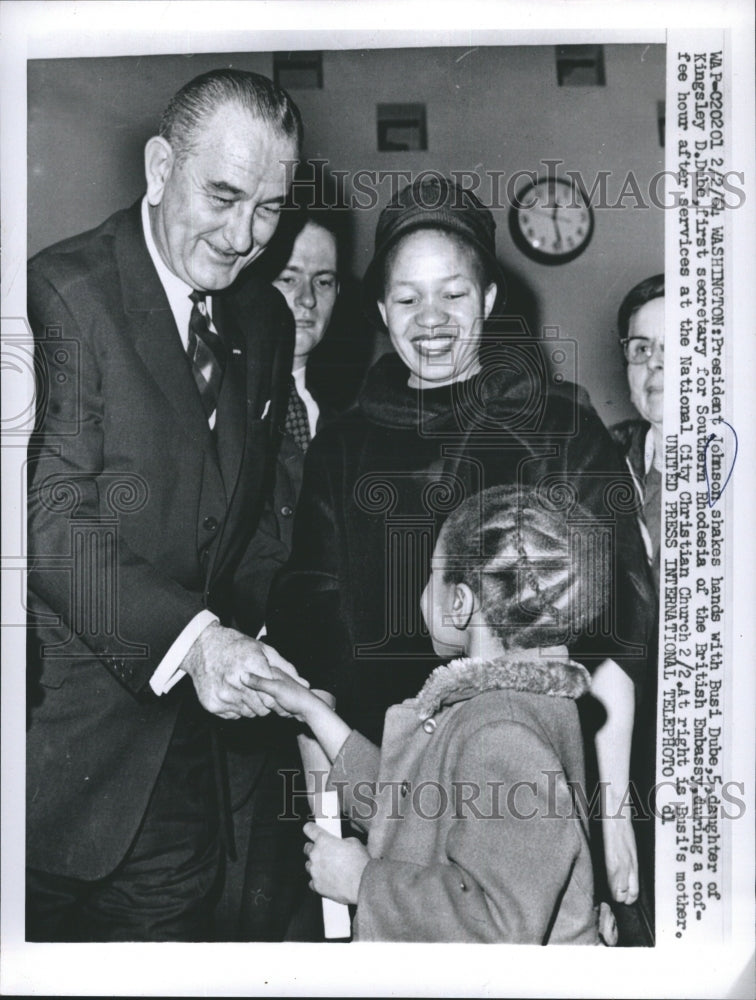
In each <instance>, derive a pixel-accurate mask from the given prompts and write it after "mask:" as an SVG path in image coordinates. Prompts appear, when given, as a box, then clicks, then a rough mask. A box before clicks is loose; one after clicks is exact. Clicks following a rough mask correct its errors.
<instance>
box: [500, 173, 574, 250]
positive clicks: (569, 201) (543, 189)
mask: <svg viewBox="0 0 756 1000" xmlns="http://www.w3.org/2000/svg"><path fill="white" fill-rule="evenodd" d="M509 229H510V232H511V233H512V239H513V240H514V242H515V245H516V246H517V247H518V248H519V249H520V250H522V252H523V253H524V254H527V256H528V257H530V258H531V259H532V260H535V261H538V263H539V264H566V263H567V261H570V260H574V259H575V257H577V256H578V254H581V253H582V252H583V250H585V248H586V247H587V246H588V243H589V242H590V239H591V236H592V235H593V209H592V208H591V206H590V205H589V203H588V199H587V197H586V195H585V193H584V192H583V190H582V188H581V187H580V185H578V184H576V183H574V182H573V181H568V180H563V179H562V178H560V177H542V178H540V179H539V180H537V181H535V182H532V181H531V182H530V183H528V184H526V185H525V187H524V188H522V189H521V190H520V192H519V193H518V195H517V199H516V201H515V204H514V205H513V206H512V208H511V211H510V213H509Z"/></svg>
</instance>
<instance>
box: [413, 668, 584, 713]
mask: <svg viewBox="0 0 756 1000" xmlns="http://www.w3.org/2000/svg"><path fill="white" fill-rule="evenodd" d="M590 685H591V680H590V675H589V674H588V671H587V670H586V669H585V667H583V666H581V665H580V664H579V663H575V662H574V661H572V660H566V659H565V660H546V659H543V660H538V659H532V660H510V659H506V658H505V657H502V658H500V659H496V660H479V659H469V658H468V657H460V658H459V659H457V660H452V661H451V663H447V664H444V665H442V666H440V667H436V669H435V670H434V671H433V673H432V674H431V675H430V676H429V677H428V680H427V681H426V682H425V684H424V685H423V687H422V689H421V690H420V692H419V694H417V695H416V697H414V698H411V699H410V700H409V701H408V702H407V703H406V704H407V705H409V706H410V707H412V708H414V709H415V710H416V711H417V714H418V717H419V718H420V720H421V721H425V720H426V719H430V718H431V717H432V716H433V715H435V713H436V712H438V711H439V709H441V708H443V707H444V706H446V705H453V704H454V703H455V702H458V701H466V700H467V699H468V698H473V697H475V695H477V694H481V693H482V692H483V691H496V690H506V689H510V690H513V691H528V692H530V693H531V694H544V695H549V696H551V697H554V698H579V697H580V696H581V695H583V694H585V692H586V691H587V690H588V689H589V688H590Z"/></svg>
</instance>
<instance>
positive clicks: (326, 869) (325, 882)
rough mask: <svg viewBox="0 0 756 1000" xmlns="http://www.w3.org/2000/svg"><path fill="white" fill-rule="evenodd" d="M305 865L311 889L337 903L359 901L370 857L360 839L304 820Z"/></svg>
mask: <svg viewBox="0 0 756 1000" xmlns="http://www.w3.org/2000/svg"><path fill="white" fill-rule="evenodd" d="M304 832H305V836H307V837H309V838H310V840H311V841H312V843H311V844H305V847H304V852H305V854H306V855H307V861H306V862H305V868H306V869H307V871H308V872H309V875H310V888H312V889H314V890H315V892H318V893H320V895H321V896H327V897H328V899H333V900H335V901H336V902H337V903H356V902H357V896H358V895H359V891H360V882H361V881H362V873H363V872H364V871H365V866H366V865H367V863H368V861H369V860H370V855H369V854H368V852H367V848H366V847H365V846H364V844H362V843H361V842H360V841H359V840H357V839H356V838H354V837H349V838H348V839H347V840H341V839H340V838H339V837H334V836H333V834H330V833H327V832H326V831H325V830H321V829H320V827H319V826H316V824H315V823H305V825H304Z"/></svg>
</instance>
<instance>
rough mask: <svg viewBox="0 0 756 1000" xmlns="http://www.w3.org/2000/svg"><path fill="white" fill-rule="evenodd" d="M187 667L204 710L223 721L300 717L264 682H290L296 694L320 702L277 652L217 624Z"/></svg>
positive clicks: (186, 661)
mask: <svg viewBox="0 0 756 1000" xmlns="http://www.w3.org/2000/svg"><path fill="white" fill-rule="evenodd" d="M181 667H182V669H183V670H185V671H186V673H187V674H189V676H190V677H191V679H192V682H193V683H194V687H195V690H196V692H197V697H198V699H199V701H200V704H201V705H202V707H203V708H205V709H206V710H207V711H208V712H212V714H213V715H217V716H219V717H220V718H221V719H240V718H242V716H246V717H247V718H252V717H254V716H262V715H268V713H269V712H271V711H275V712H277V713H278V714H279V715H283V716H289V717H290V716H292V715H297V714H298V713H297V712H293V711H290V710H288V709H287V708H285V707H284V706H282V705H281V704H279V702H278V700H277V699H276V697H274V695H273V694H272V693H270V691H275V690H276V687H277V686H276V685H274V686H273V688H271V689H268V690H266V686H265V684H264V683H263V684H262V685H261V684H260V682H261V681H262V682H265V681H266V680H268V681H279V682H280V681H281V680H282V679H283V678H286V679H287V680H289V681H290V682H291V687H292V688H293V689H296V690H295V691H294V692H293V693H294V694H296V693H297V691H299V692H301V693H302V694H305V693H306V694H307V695H309V697H311V698H314V697H315V695H312V694H310V692H309V691H308V688H309V686H310V685H309V684H308V683H307V681H306V680H304V678H302V677H300V676H299V674H298V673H297V671H296V670H295V668H294V667H293V666H292V665H291V664H290V663H289V662H288V661H287V660H285V659H284V658H283V657H282V656H280V655H279V654H278V653H277V652H276V650H275V649H273V648H272V647H271V646H267V645H265V643H263V642H259V641H257V640H256V639H250V638H249V636H246V635H243V634H242V633H241V632H237V631H236V630H235V629H231V628H224V627H223V626H222V625H220V624H219V623H217V622H214V623H213V624H211V625H208V626H207V628H206V629H204V631H203V632H202V633H201V634H200V635H199V637H198V638H197V640H196V641H195V642H194V644H193V645H192V647H191V649H190V650H189V652H188V653H187V654H186V656H185V657H184V660H183V662H182V664H181ZM278 686H280V685H278ZM287 690H288V687H287ZM290 700H291V698H290ZM294 700H295V701H296V699H294Z"/></svg>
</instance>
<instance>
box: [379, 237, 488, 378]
mask: <svg viewBox="0 0 756 1000" xmlns="http://www.w3.org/2000/svg"><path fill="white" fill-rule="evenodd" d="M496 292H497V288H496V285H495V284H493V283H490V284H488V285H486V284H484V278H483V269H482V267H481V266H480V263H479V261H478V259H477V254H476V251H475V250H474V249H473V247H472V246H470V245H469V244H467V243H465V242H464V241H463V240H462V239H461V238H460V237H459V236H456V235H454V234H452V233H447V232H443V231H441V230H437V229H435V230H434V229H423V230H420V231H418V232H414V233H411V234H410V235H409V236H406V237H405V238H404V239H403V240H402V241H401V243H400V245H399V246H397V247H395V248H394V249H393V252H391V253H390V254H389V256H388V257H387V260H386V264H385V279H384V292H383V298H382V299H381V300H380V301H379V302H378V309H379V311H380V314H381V317H382V319H383V322H384V323H385V324H386V326H387V328H388V331H389V336H390V337H391V343H392V344H393V346H394V350H395V351H396V352H397V354H398V355H399V357H400V358H401V359H402V361H404V363H405V364H406V365H407V367H408V368H409V370H410V373H411V374H410V378H409V383H408V384H409V385H410V386H413V387H419V388H424V387H431V386H434V385H448V384H449V383H450V382H456V381H458V380H459V379H462V378H470V377H471V376H472V375H475V374H476V373H477V372H478V371H479V370H480V362H479V360H478V348H479V346H480V338H481V335H482V332H483V321H484V320H485V319H487V318H488V316H489V315H490V313H491V310H492V309H493V304H494V300H495V299H496Z"/></svg>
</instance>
